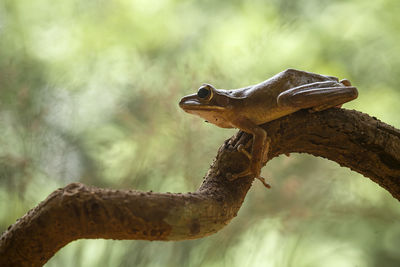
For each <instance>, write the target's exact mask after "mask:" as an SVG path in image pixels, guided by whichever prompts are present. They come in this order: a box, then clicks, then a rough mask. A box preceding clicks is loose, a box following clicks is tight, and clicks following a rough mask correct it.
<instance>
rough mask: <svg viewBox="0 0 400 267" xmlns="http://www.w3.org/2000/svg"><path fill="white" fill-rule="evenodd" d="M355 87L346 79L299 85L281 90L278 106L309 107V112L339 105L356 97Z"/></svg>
mask: <svg viewBox="0 0 400 267" xmlns="http://www.w3.org/2000/svg"><path fill="white" fill-rule="evenodd" d="M357 96H358V92H357V88H355V87H353V86H351V84H350V82H349V81H348V80H343V81H340V82H336V81H325V82H316V83H310V84H305V85H301V86H298V87H294V88H291V89H289V90H286V91H283V92H282V93H281V94H280V95H279V96H278V99H277V101H278V105H279V106H280V107H291V108H296V109H304V108H310V109H311V110H310V111H311V112H314V111H321V110H324V109H328V108H331V107H340V106H341V105H342V104H343V103H346V102H348V101H350V100H353V99H355V98H357Z"/></svg>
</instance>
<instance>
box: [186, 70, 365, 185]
mask: <svg viewBox="0 0 400 267" xmlns="http://www.w3.org/2000/svg"><path fill="white" fill-rule="evenodd" d="M357 96H358V92H357V89H356V88H355V87H353V86H352V85H351V83H350V81H348V80H341V81H339V79H338V78H336V77H332V76H325V75H320V74H315V73H311V72H305V71H300V70H295V69H287V70H285V71H282V72H280V73H278V74H277V75H275V76H273V77H272V78H270V79H268V80H266V81H264V82H261V83H259V84H256V85H251V86H248V87H244V88H240V89H234V90H223V89H216V88H215V87H214V86H212V85H210V84H203V85H202V86H200V88H199V89H198V91H197V93H195V94H191V95H188V96H185V97H183V98H182V99H181V101H180V102H179V106H180V107H181V108H182V109H183V110H184V111H185V112H187V113H190V114H194V115H197V116H200V117H202V118H204V119H206V121H208V122H210V123H213V124H215V125H217V126H219V127H222V128H238V129H240V130H242V131H244V132H247V133H249V134H252V135H253V139H252V140H253V142H252V149H251V153H250V154H249V153H248V152H247V151H246V149H245V148H244V147H243V146H242V145H239V146H237V147H236V149H237V150H238V151H240V152H243V153H244V154H245V155H246V156H247V157H248V158H249V160H250V164H249V166H248V168H247V169H246V170H244V171H242V172H240V173H236V174H232V175H231V176H230V177H227V178H228V179H229V180H234V179H236V178H239V177H245V176H248V175H252V176H255V177H256V178H258V179H259V180H260V181H261V182H263V184H264V185H265V186H267V187H269V185H268V184H267V183H266V182H265V180H264V178H262V177H260V172H261V167H262V163H263V160H265V158H266V155H267V153H268V149H269V141H268V138H267V133H266V131H265V130H264V129H263V128H261V127H260V126H259V125H261V124H264V123H266V122H270V121H272V120H275V119H278V118H280V117H283V116H286V115H288V114H291V113H294V112H296V111H298V110H300V109H309V111H310V112H315V111H321V110H325V109H328V108H331V107H341V105H342V104H343V103H346V102H348V101H350V100H353V99H355V98H357Z"/></svg>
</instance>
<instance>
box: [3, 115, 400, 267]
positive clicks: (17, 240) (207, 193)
mask: <svg viewBox="0 0 400 267" xmlns="http://www.w3.org/2000/svg"><path fill="white" fill-rule="evenodd" d="M263 127H264V128H265V130H266V131H267V133H268V136H269V138H270V139H271V144H270V151H269V153H268V160H270V159H272V158H274V157H276V156H278V155H280V154H286V153H292V152H300V153H309V154H312V155H314V156H320V157H324V158H328V159H330V160H333V161H336V162H337V163H339V164H340V165H341V166H345V167H349V168H351V169H352V170H354V171H356V172H359V173H361V174H363V175H364V176H366V177H369V178H371V179H372V180H373V181H374V182H376V183H377V184H379V185H380V186H381V187H383V188H385V189H386V190H387V191H389V192H390V193H391V194H392V196H393V197H394V198H396V199H398V200H400V153H399V152H400V131H399V130H397V129H395V128H393V127H392V126H389V125H387V124H385V123H382V122H380V121H379V120H377V119H376V118H371V117H370V116H368V115H366V114H362V113H360V112H357V111H349V110H344V109H330V110H326V111H323V112H318V113H308V112H307V111H300V112H297V113H295V114H292V115H290V116H286V117H284V118H281V119H278V120H276V121H272V122H270V123H268V124H266V125H264V126H263ZM250 138H251V136H250V135H248V134H245V133H243V132H238V133H237V134H236V135H235V136H233V137H232V138H231V139H230V140H227V141H226V142H225V143H224V144H223V145H222V146H221V148H220V149H219V151H218V154H217V157H216V159H215V160H214V162H213V164H212V166H211V167H210V169H209V171H208V173H207V175H206V177H205V178H204V181H203V183H202V185H201V186H200V188H199V189H198V190H197V191H196V192H194V193H188V194H163V193H152V192H139V191H133V190H110V189H101V188H95V187H89V186H85V185H83V184H79V183H73V184H70V185H68V186H66V187H64V188H60V189H58V190H56V191H54V192H53V193H52V194H51V195H50V196H49V197H48V198H47V199H46V200H44V201H43V202H42V203H40V204H39V205H38V206H37V207H35V208H34V209H32V210H31V211H29V212H28V213H27V214H26V215H24V216H23V217H22V218H20V219H19V220H17V222H16V223H15V224H13V225H11V226H10V227H9V228H8V229H7V230H6V231H5V232H4V233H3V234H2V236H1V240H0V266H41V265H43V264H44V263H46V262H47V261H48V260H49V259H50V258H51V257H52V256H53V255H54V254H55V253H56V252H57V251H58V250H59V249H60V248H62V247H63V246H65V245H66V244H68V243H69V242H71V241H73V240H76V239H82V238H105V239H142V240H185V239H195V238H201V237H204V236H207V235H210V234H213V233H215V232H217V231H218V230H220V229H221V228H223V227H224V226H225V225H227V224H228V223H229V222H230V220H232V218H234V217H235V216H236V214H237V212H238V210H239V209H240V207H241V205H242V203H243V201H244V198H245V196H246V194H247V191H248V190H249V188H250V186H251V183H252V181H253V177H247V178H241V179H237V180H235V181H233V182H229V181H228V180H227V179H226V178H225V177H227V175H229V174H228V173H237V172H239V171H241V170H243V169H245V168H246V167H247V164H248V160H247V158H246V157H245V156H244V155H243V154H242V153H239V152H237V151H236V150H235V149H233V146H234V145H235V144H237V143H238V142H240V143H243V144H246V143H247V141H248V140H249V139H250ZM268 160H267V161H268Z"/></svg>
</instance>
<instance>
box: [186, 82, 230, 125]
mask: <svg viewBox="0 0 400 267" xmlns="http://www.w3.org/2000/svg"><path fill="white" fill-rule="evenodd" d="M179 106H180V107H181V108H182V109H183V110H184V111H185V112H187V113H190V114H194V115H197V116H200V117H202V118H204V119H206V120H207V121H209V122H211V123H214V124H216V125H218V126H221V125H220V124H221V123H223V121H225V120H224V118H223V117H224V113H225V111H226V110H227V109H229V97H228V96H227V95H226V94H224V93H223V90H217V89H215V87H214V86H212V85H211V84H203V85H202V86H200V88H199V90H198V91H197V93H196V94H192V95H188V96H185V97H183V98H182V99H181V101H180V102H179ZM221 127H222V126H221Z"/></svg>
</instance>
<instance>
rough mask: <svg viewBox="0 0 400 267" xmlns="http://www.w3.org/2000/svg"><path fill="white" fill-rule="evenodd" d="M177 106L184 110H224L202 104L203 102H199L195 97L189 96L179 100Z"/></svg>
mask: <svg viewBox="0 0 400 267" xmlns="http://www.w3.org/2000/svg"><path fill="white" fill-rule="evenodd" d="M179 106H180V107H181V108H182V109H183V110H185V111H189V110H204V111H206V110H210V111H211V110H222V109H224V108H223V107H220V106H216V105H213V104H209V103H204V101H200V100H199V99H198V98H197V96H196V95H189V96H185V97H184V98H182V99H181V101H180V102H179Z"/></svg>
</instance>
